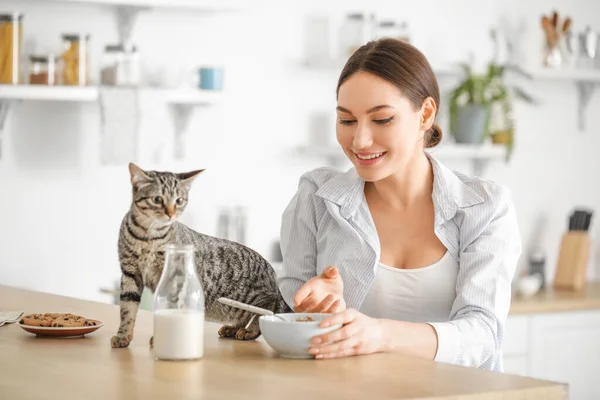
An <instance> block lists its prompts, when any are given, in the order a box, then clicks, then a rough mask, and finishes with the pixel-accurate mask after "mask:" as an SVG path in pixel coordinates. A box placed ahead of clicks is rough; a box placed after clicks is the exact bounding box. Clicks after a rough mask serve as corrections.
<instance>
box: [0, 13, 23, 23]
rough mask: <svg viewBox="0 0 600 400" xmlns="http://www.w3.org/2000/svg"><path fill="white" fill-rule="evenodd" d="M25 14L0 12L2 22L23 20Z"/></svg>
mask: <svg viewBox="0 0 600 400" xmlns="http://www.w3.org/2000/svg"><path fill="white" fill-rule="evenodd" d="M24 16H25V14H23V13H12V14H0V21H2V22H6V21H16V20H19V21H21V20H22V19H23V17H24Z"/></svg>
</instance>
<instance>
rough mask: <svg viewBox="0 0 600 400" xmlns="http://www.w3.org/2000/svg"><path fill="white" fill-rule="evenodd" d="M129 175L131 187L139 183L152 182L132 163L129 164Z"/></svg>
mask: <svg viewBox="0 0 600 400" xmlns="http://www.w3.org/2000/svg"><path fill="white" fill-rule="evenodd" d="M129 173H130V174H131V184H132V185H133V186H138V185H139V184H141V183H145V182H150V181H151V180H152V178H150V177H149V176H148V174H146V172H145V171H144V170H143V169H141V168H140V167H138V166H137V165H135V164H134V163H129Z"/></svg>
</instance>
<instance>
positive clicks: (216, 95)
mask: <svg viewBox="0 0 600 400" xmlns="http://www.w3.org/2000/svg"><path fill="white" fill-rule="evenodd" d="M138 90H140V91H141V92H142V93H143V92H144V91H159V92H162V93H161V94H162V95H163V98H164V100H165V103H166V104H167V105H170V106H171V109H172V117H173V124H174V129H175V135H176V137H177V138H178V143H179V142H181V140H180V139H181V136H182V135H183V133H184V132H185V130H186V129H187V127H188V125H189V121H190V118H191V115H192V112H193V110H194V108H195V107H204V106H211V105H214V104H217V103H218V102H220V101H221V100H222V98H223V96H224V95H223V93H222V92H217V91H208V90H204V91H203V90H194V89H162V88H151V87H143V88H139V89H138ZM99 94H100V87H98V86H86V87H78V86H43V85H0V157H1V151H2V134H3V132H4V124H5V122H6V118H7V117H8V113H9V110H10V108H11V106H12V104H13V103H15V102H20V101H57V102H79V103H95V102H98V101H99V97H100V96H99ZM182 151H183V150H181V149H180V150H178V154H180V155H181V154H182Z"/></svg>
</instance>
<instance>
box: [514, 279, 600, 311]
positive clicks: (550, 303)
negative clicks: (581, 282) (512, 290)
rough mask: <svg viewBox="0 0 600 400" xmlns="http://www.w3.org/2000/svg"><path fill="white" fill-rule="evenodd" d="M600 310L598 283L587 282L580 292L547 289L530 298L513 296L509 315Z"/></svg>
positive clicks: (599, 283) (599, 284)
mask: <svg viewBox="0 0 600 400" xmlns="http://www.w3.org/2000/svg"><path fill="white" fill-rule="evenodd" d="M594 309H595V310H600V282H588V283H587V285H586V286H585V288H584V289H583V290H582V291H580V292H570V291H565V290H555V289H553V288H552V287H551V284H550V286H549V287H547V288H546V289H544V290H541V291H540V292H538V293H537V294H535V295H534V296H531V297H523V296H519V295H516V294H515V295H514V296H513V300H512V304H511V307H510V314H512V315H516V314H534V313H547V312H558V311H582V310H594Z"/></svg>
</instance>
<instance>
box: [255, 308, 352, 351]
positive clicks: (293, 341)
mask: <svg viewBox="0 0 600 400" xmlns="http://www.w3.org/2000/svg"><path fill="white" fill-rule="evenodd" d="M277 315H279V316H281V317H283V318H284V319H285V321H282V320H280V319H278V318H277V317H274V316H271V315H269V316H267V315H263V316H261V317H260V318H259V320H258V323H259V326H260V331H261V332H262V335H263V337H264V338H265V341H266V342H267V343H268V344H269V346H271V347H272V348H273V349H274V350H275V351H276V352H277V353H279V355H280V356H281V357H285V358H313V355H312V354H310V353H309V352H308V349H310V347H311V345H310V340H311V339H312V338H313V337H315V336H318V335H322V334H324V333H328V332H331V331H334V330H336V329H339V328H341V327H342V325H341V324H339V325H334V326H330V327H329V328H319V324H320V323H321V321H322V320H324V319H325V318H327V317H328V316H329V314H311V313H295V314H277ZM306 317H311V318H312V319H313V320H314V321H310V322H299V321H298V319H302V318H306Z"/></svg>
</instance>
